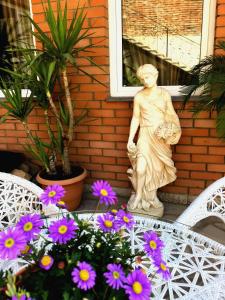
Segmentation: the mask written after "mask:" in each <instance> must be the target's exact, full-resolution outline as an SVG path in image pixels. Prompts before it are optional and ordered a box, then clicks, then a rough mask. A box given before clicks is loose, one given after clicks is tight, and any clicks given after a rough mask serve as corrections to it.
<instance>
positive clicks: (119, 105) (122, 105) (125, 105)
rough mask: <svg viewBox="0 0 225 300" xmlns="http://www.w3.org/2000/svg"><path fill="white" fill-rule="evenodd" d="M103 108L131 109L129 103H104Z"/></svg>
mask: <svg viewBox="0 0 225 300" xmlns="http://www.w3.org/2000/svg"><path fill="white" fill-rule="evenodd" d="M102 108H103V109H104V108H107V109H118V110H121V109H128V108H129V103H128V102H118V101H117V102H109V101H108V102H107V101H106V102H103V103H102Z"/></svg>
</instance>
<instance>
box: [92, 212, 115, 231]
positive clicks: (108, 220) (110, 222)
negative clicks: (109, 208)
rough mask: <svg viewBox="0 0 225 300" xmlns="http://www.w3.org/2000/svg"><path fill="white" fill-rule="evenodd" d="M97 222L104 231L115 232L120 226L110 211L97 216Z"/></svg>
mask: <svg viewBox="0 0 225 300" xmlns="http://www.w3.org/2000/svg"><path fill="white" fill-rule="evenodd" d="M97 223H98V225H99V227H100V228H101V230H102V231H104V232H115V231H118V230H119V228H120V226H119V223H118V221H116V220H115V218H114V216H113V215H112V214H111V213H105V214H103V215H102V216H98V218H97Z"/></svg>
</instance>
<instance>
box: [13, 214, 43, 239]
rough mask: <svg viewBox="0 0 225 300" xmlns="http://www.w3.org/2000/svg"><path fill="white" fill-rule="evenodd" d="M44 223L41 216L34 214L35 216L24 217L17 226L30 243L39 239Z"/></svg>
mask: <svg viewBox="0 0 225 300" xmlns="http://www.w3.org/2000/svg"><path fill="white" fill-rule="evenodd" d="M43 224H44V222H43V220H42V219H41V215H39V214H33V215H26V216H22V217H21V218H20V220H19V222H18V223H17V224H16V227H18V228H19V229H20V230H21V231H22V232H23V234H24V236H25V237H26V239H27V241H30V240H32V239H34V238H36V237H37V235H38V234H39V233H40V231H41V227H42V226H43Z"/></svg>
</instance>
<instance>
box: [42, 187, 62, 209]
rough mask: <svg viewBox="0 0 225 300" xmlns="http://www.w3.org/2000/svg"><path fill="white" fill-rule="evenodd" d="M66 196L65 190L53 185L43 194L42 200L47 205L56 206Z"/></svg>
mask: <svg viewBox="0 0 225 300" xmlns="http://www.w3.org/2000/svg"><path fill="white" fill-rule="evenodd" d="M64 195H65V190H64V188H63V187H62V186H61V185H58V184H53V185H49V186H47V188H46V189H45V190H44V192H43V193H42V194H41V196H40V199H41V201H42V202H43V203H44V204H45V205H49V204H56V203H57V202H59V201H60V200H61V198H62V197H63V196H64Z"/></svg>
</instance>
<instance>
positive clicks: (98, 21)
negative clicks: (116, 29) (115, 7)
mask: <svg viewBox="0 0 225 300" xmlns="http://www.w3.org/2000/svg"><path fill="white" fill-rule="evenodd" d="M90 21H91V27H94V28H96V27H106V28H107V27H108V20H107V19H106V18H92V19H91V20H90Z"/></svg>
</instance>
